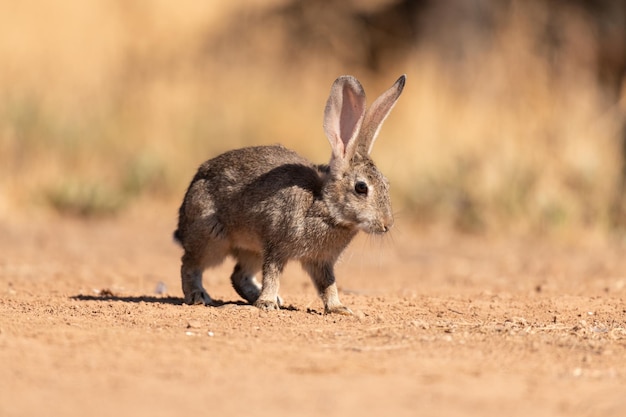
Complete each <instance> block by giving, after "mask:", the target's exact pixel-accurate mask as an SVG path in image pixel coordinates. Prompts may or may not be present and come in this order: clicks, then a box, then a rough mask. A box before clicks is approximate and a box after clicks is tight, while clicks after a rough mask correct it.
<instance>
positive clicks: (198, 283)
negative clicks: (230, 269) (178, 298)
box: [180, 235, 228, 305]
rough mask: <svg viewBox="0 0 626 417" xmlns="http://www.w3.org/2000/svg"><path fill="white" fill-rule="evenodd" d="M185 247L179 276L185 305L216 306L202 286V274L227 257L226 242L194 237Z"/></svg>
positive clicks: (198, 236)
mask: <svg viewBox="0 0 626 417" xmlns="http://www.w3.org/2000/svg"><path fill="white" fill-rule="evenodd" d="M185 243H191V244H187V245H185V254H184V255H183V258H182V265H181V268H180V275H181V279H182V287H183V293H184V295H185V303H187V304H192V305H193V304H204V305H216V304H217V303H215V302H214V301H213V299H212V298H211V297H210V296H209V294H208V293H207V292H206V290H205V289H204V287H203V286H202V273H203V272H204V270H205V269H206V268H210V267H213V266H217V265H219V264H220V263H222V261H223V260H224V259H225V258H226V256H227V255H228V242H227V241H226V240H223V239H219V238H218V239H214V238H210V237H208V238H207V237H206V236H200V235H196V236H195V238H194V242H185Z"/></svg>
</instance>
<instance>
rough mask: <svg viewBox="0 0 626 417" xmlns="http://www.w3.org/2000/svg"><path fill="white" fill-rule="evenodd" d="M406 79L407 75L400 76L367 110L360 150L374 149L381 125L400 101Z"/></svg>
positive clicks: (368, 151)
mask: <svg viewBox="0 0 626 417" xmlns="http://www.w3.org/2000/svg"><path fill="white" fill-rule="evenodd" d="M405 81H406V75H402V76H401V77H400V78H398V81H396V82H395V83H394V84H393V85H392V86H391V88H390V89H389V90H387V91H385V92H384V93H383V94H382V95H381V96H380V97H378V98H377V99H376V101H375V102H374V103H372V106H371V107H370V108H369V109H368V110H367V113H366V114H365V120H363V128H362V129H361V136H360V138H359V151H361V152H364V153H367V154H369V153H370V152H371V151H372V146H373V145H374V141H375V140H376V136H378V132H379V131H380V127H381V126H382V125H383V122H384V121H385V119H386V118H387V116H388V115H389V113H390V112H391V109H392V108H393V106H394V105H395V104H396V101H398V98H399V97H400V93H402V89H403V88H404V83H405Z"/></svg>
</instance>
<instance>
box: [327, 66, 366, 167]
mask: <svg viewBox="0 0 626 417" xmlns="http://www.w3.org/2000/svg"><path fill="white" fill-rule="evenodd" d="M364 116H365V92H364V91H363V87H362V86H361V84H360V83H359V82H358V81H357V79H356V78H354V77H351V76H349V75H344V76H342V77H339V78H337V79H336V80H335V82H334V83H333V86H332V87H331V89H330V96H329V97H328V101H327V102H326V109H325V110H324V133H326V137H327V138H328V141H329V142H330V146H331V147H332V150H333V154H332V159H331V164H330V165H331V168H333V167H338V166H342V165H343V164H344V162H349V161H350V159H352V156H353V155H354V152H355V151H356V138H357V137H358V136H359V131H360V129H361V123H362V122H363V117H364Z"/></svg>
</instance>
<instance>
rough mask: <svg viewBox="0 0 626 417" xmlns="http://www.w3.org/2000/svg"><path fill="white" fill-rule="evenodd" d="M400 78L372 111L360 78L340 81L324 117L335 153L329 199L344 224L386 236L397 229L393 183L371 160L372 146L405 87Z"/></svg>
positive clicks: (380, 98)
mask: <svg viewBox="0 0 626 417" xmlns="http://www.w3.org/2000/svg"><path fill="white" fill-rule="evenodd" d="M405 80H406V77H405V76H404V75H403V76H401V77H400V78H399V79H398V80H397V81H396V82H395V84H394V85H393V86H392V87H391V88H390V89H389V90H387V91H386V92H385V93H383V94H382V95H381V96H380V97H378V99H376V101H374V103H373V104H372V106H371V107H370V108H369V109H368V110H366V108H365V92H364V91H363V87H362V86H361V84H360V83H359V82H358V81H357V79H356V78H354V77H351V76H342V77H339V78H337V80H335V82H334V83H333V86H332V88H331V90H330V96H329V97H328V101H327V103H326V109H325V112H324V132H325V133H326V136H327V137H328V140H329V142H330V145H331V148H332V156H331V159H330V163H329V167H328V176H329V177H328V180H327V183H326V186H325V189H324V195H325V199H326V202H327V205H328V207H329V210H330V211H331V215H332V217H333V219H335V220H336V222H337V223H338V224H339V225H342V226H346V227H354V228H357V229H360V230H363V231H365V232H367V233H376V234H382V233H385V232H387V231H388V230H389V229H390V228H391V226H392V225H393V213H392V210H391V200H390V198H389V182H388V181H387V179H386V178H385V176H384V175H383V174H382V173H381V172H380V171H378V169H377V168H376V165H375V164H374V161H372V159H371V158H370V156H369V155H370V152H371V150H372V145H373V144H374V141H375V140H376V137H377V136H378V132H379V130H380V127H381V125H382V123H383V122H384V120H385V119H386V118H387V116H388V115H389V112H390V111H391V109H392V108H393V106H394V105H395V103H396V101H397V100H398V97H400V93H401V92H402V89H403V87H404V82H405Z"/></svg>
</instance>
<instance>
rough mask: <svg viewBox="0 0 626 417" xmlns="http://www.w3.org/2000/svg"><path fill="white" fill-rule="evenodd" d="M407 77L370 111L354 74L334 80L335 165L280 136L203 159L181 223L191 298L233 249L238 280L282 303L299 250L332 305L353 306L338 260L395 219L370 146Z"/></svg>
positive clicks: (329, 309) (247, 294)
mask: <svg viewBox="0 0 626 417" xmlns="http://www.w3.org/2000/svg"><path fill="white" fill-rule="evenodd" d="M404 81H405V76H404V75H403V76H402V77H400V78H399V79H398V81H396V83H395V84H394V85H393V86H392V87H391V88H390V89H389V90H387V91H386V92H385V93H383V95H381V96H380V97H379V98H378V99H377V100H376V101H375V102H374V104H373V105H372V107H371V108H370V109H369V110H367V111H366V110H365V93H364V91H363V88H362V87H361V84H360V83H359V82H358V81H357V80H356V79H355V78H354V77H351V76H342V77H339V78H338V79H337V80H336V81H335V82H334V84H333V86H332V88H331V92H330V96H329V98H328V102H327V104H326V109H325V112H324V131H325V133H326V136H327V137H328V140H329V142H330V144H331V147H332V156H331V160H330V163H329V164H328V165H318V166H316V165H313V164H311V163H310V162H309V161H307V160H306V159H304V158H302V157H301V156H299V155H298V154H296V153H295V152H293V151H291V150H289V149H286V148H284V147H282V146H280V145H276V146H257V147H249V148H243V149H237V150H232V151H229V152H226V153H224V154H221V155H219V156H217V157H215V158H213V159H211V160H209V161H207V162H205V163H204V164H202V165H201V166H200V168H199V169H198V172H197V173H196V175H195V177H194V178H193V180H192V181H191V184H190V185H189V189H188V190H187V193H186V195H185V198H184V200H183V203H182V205H181V207H180V211H179V222H178V230H176V232H175V233H174V236H175V238H176V239H177V240H178V241H179V242H180V244H181V245H182V246H183V248H184V250H185V252H184V255H183V257H182V266H181V277H182V287H183V292H184V294H185V302H186V303H188V304H205V305H211V304H213V300H212V299H211V297H210V296H209V295H208V293H207V292H206V291H205V289H204V288H203V286H202V273H203V271H204V269H206V268H209V267H213V266H216V265H218V264H219V263H221V262H222V261H223V260H224V259H225V258H226V257H227V256H228V255H230V256H232V257H234V258H235V259H236V261H237V264H236V266H235V269H234V271H233V273H232V275H231V282H232V284H233V287H234V288H235V290H236V291H237V293H238V294H239V295H240V296H241V297H243V298H244V299H246V300H247V301H248V302H250V303H252V304H254V305H255V306H257V307H259V308H261V309H264V310H274V309H278V308H279V307H280V304H281V302H282V301H281V299H280V297H279V295H278V289H279V277H280V275H281V273H282V271H283V268H284V266H285V264H286V263H287V261H289V260H292V259H295V260H298V261H300V263H301V264H302V266H303V268H304V269H305V270H306V271H307V272H308V274H309V275H310V276H311V279H312V280H313V283H314V284H315V287H316V289H317V291H318V293H319V295H320V297H321V298H322V301H323V302H324V310H325V312H326V313H341V314H350V313H351V312H350V310H349V309H348V308H347V307H344V306H343V305H342V304H341V302H340V301H339V296H338V293H337V286H336V284H335V274H334V264H335V262H336V261H337V258H338V257H339V255H340V254H341V252H342V251H343V250H344V249H345V247H346V246H347V245H348V244H349V243H350V241H351V240H352V238H353V237H354V236H355V235H356V234H357V232H358V231H359V230H363V231H365V232H367V233H375V234H383V233H386V232H387V231H388V230H389V229H390V228H391V226H392V225H393V216H392V212H391V203H390V199H389V184H388V182H387V179H386V178H385V177H384V176H383V175H382V174H381V173H380V172H379V171H378V169H377V168H376V166H375V165H374V162H373V161H372V159H371V158H370V156H369V152H370V151H371V147H372V144H373V143H374V140H375V139H376V136H377V134H378V132H379V130H380V125H381V124H382V123H383V121H384V120H385V118H386V117H387V115H388V114H389V112H390V111H391V109H392V107H393V105H394V104H395V102H396V101H397V99H398V97H399V96H400V93H401V92H402V88H403V87H404ZM357 182H364V183H365V184H366V185H367V193H366V194H364V193H359V192H357V190H355V184H356V183H357ZM258 272H261V274H262V275H261V276H262V282H261V283H259V282H258V281H257V280H256V278H255V275H256V274H257V273H258Z"/></svg>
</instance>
